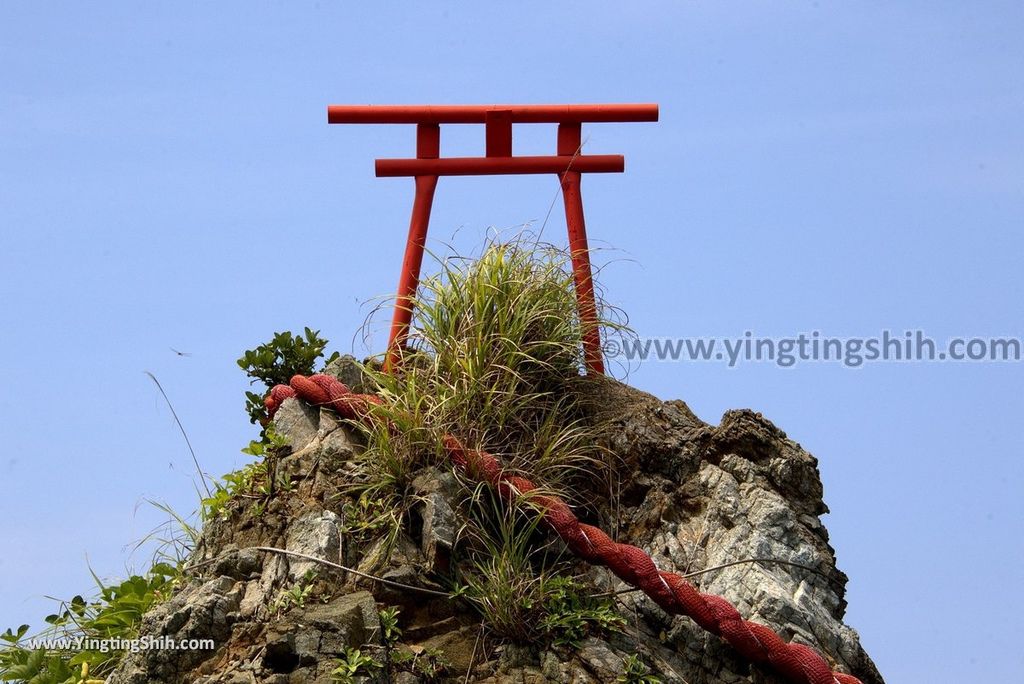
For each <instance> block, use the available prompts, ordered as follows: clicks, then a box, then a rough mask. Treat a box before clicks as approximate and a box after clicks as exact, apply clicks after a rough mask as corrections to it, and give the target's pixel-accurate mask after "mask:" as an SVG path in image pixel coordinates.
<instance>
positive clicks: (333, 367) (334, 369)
mask: <svg viewBox="0 0 1024 684" xmlns="http://www.w3.org/2000/svg"><path fill="white" fill-rule="evenodd" d="M324 375H333V376H334V377H336V378H338V380H341V381H342V382H343V383H345V385H346V386H348V388H349V389H350V390H352V391H353V392H355V393H357V394H366V393H367V392H370V391H372V389H371V388H370V386H369V385H370V383H369V381H368V378H367V377H366V374H365V373H363V366H362V365H361V364H360V363H359V362H358V361H356V358H355V357H354V356H350V355H348V354H343V355H342V356H339V357H338V358H336V359H335V360H334V361H331V362H330V363H329V364H327V367H326V368H324Z"/></svg>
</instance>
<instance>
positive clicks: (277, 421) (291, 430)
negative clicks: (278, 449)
mask: <svg viewBox="0 0 1024 684" xmlns="http://www.w3.org/2000/svg"><path fill="white" fill-rule="evenodd" d="M274 429H275V430H276V431H277V433H278V434H279V435H281V436H282V437H284V439H285V441H286V442H287V443H288V446H290V447H291V448H292V449H294V450H295V451H298V450H300V449H302V448H303V447H305V446H306V445H307V444H309V443H310V442H312V441H313V438H315V437H316V436H317V432H318V431H319V429H320V409H319V408H317V407H314V406H310V405H308V404H306V403H305V402H302V401H299V400H298V399H285V400H284V403H283V404H281V407H280V408H279V409H278V410H277V413H276V414H275V415H274Z"/></svg>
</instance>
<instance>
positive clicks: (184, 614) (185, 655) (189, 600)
mask: <svg viewBox="0 0 1024 684" xmlns="http://www.w3.org/2000/svg"><path fill="white" fill-rule="evenodd" d="M240 599H241V591H240V587H239V586H238V584H237V583H236V582H235V581H234V580H232V579H231V578H230V577H218V578H217V579H212V580H209V581H207V582H205V583H193V584H190V585H189V586H187V587H186V588H185V589H184V590H183V591H181V592H180V593H179V594H177V595H176V596H174V597H173V598H172V599H170V600H169V601H167V602H166V603H164V604H161V605H159V606H157V607H156V608H154V609H153V610H151V611H150V612H149V613H148V614H147V615H146V616H145V617H144V618H143V623H142V629H141V633H142V635H144V636H145V637H147V638H154V639H159V638H168V639H173V640H174V641H176V642H181V641H182V640H191V639H212V640H213V642H214V649H213V650H208V649H181V650H176V649H149V650H140V651H139V652H138V653H130V654H129V655H128V656H127V657H126V658H125V659H124V661H122V663H121V665H120V666H119V667H118V668H117V670H116V671H115V672H114V673H113V674H112V675H111V676H110V679H109V682H110V684H148V683H149V682H177V681H181V680H182V678H183V677H184V676H185V674H186V673H188V672H189V671H190V670H192V669H193V668H195V667H196V666H198V665H199V664H200V663H202V662H203V661H205V660H207V659H209V658H211V657H213V656H214V655H215V654H216V652H217V649H220V648H223V647H224V645H225V644H226V643H227V641H228V640H229V638H230V637H231V626H232V624H233V623H234V622H235V620H236V619H237V617H238V616H237V612H236V611H237V610H238V604H239V601H240Z"/></svg>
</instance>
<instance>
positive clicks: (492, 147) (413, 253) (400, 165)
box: [327, 104, 658, 373]
mask: <svg viewBox="0 0 1024 684" xmlns="http://www.w3.org/2000/svg"><path fill="white" fill-rule="evenodd" d="M657 120H658V105H656V104H592V105H591V104H588V105H581V104H577V105H419V106H406V105H330V106H328V108H327V122H328V123H332V124H416V157H415V158H414V159H378V160H377V164H376V169H377V176H412V177H414V178H415V180H416V197H415V200H414V201H413V205H412V219H411V220H410V222H409V238H408V242H407V243H406V247H405V258H404V260H403V263H402V275H401V278H400V280H399V283H398V294H397V298H396V302H395V315H394V319H393V320H392V323H391V337H390V339H389V341H388V356H387V361H386V364H385V367H386V368H393V367H394V366H395V364H397V363H398V361H399V359H400V358H401V350H402V346H403V344H404V341H405V338H406V336H407V334H408V330H409V324H410V322H411V321H412V302H413V298H414V297H415V295H416V288H417V286H418V285H419V278H420V267H421V265H422V263H423V250H424V246H425V244H426V240H427V226H428V225H429V223H430V208H431V206H432V204H433V201H434V191H435V189H436V188H437V179H438V178H439V177H440V176H486V175H499V174H537V173H553V174H556V175H557V176H558V178H559V181H560V183H561V186H562V198H563V200H564V201H565V220H566V226H567V228H568V232H569V253H570V255H571V256H572V269H573V280H574V282H575V286H576V303H577V307H578V311H579V317H580V332H581V335H582V337H583V354H584V361H585V363H586V368H587V372H588V373H604V359H603V357H602V354H601V337H600V331H599V330H598V321H597V305H596V303H595V301H594V285H593V280H592V277H593V276H592V272H591V267H590V253H589V248H588V246H587V229H586V224H585V223H584V220H583V197H582V196H581V195H580V179H581V177H582V174H584V173H621V172H622V171H624V170H625V160H624V159H623V157H622V155H618V154H593V155H586V154H581V153H580V152H581V149H580V148H581V141H582V126H583V124H584V123H597V122H632V121H657ZM481 123H482V124H484V128H485V139H486V156H484V157H449V158H443V157H441V126H440V125H441V124H481ZM517 123H556V124H558V142H557V151H556V154H555V155H552V156H530V157H525V156H519V157H516V156H513V155H512V124H517Z"/></svg>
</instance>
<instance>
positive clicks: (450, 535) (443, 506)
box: [412, 468, 460, 572]
mask: <svg viewBox="0 0 1024 684" xmlns="http://www.w3.org/2000/svg"><path fill="white" fill-rule="evenodd" d="M412 488H413V491H414V492H416V494H417V495H418V496H419V501H420V503H419V511H420V517H421V518H422V519H423V529H422V532H421V536H422V540H421V542H420V549H421V551H422V552H423V557H424V559H425V560H426V562H427V564H428V566H429V567H430V568H431V569H432V570H434V571H436V572H447V571H448V561H449V557H450V555H451V551H452V544H454V543H455V536H456V534H457V533H458V530H459V526H460V523H459V521H458V518H457V517H456V515H455V510H454V509H453V508H452V505H453V502H454V501H455V500H456V497H457V496H458V492H459V484H458V482H457V481H456V479H455V476H454V475H453V474H452V473H450V472H443V471H441V470H440V469H438V468H431V469H429V470H427V471H426V472H424V473H423V474H422V475H420V476H419V477H417V478H416V479H415V480H413V483H412Z"/></svg>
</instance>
